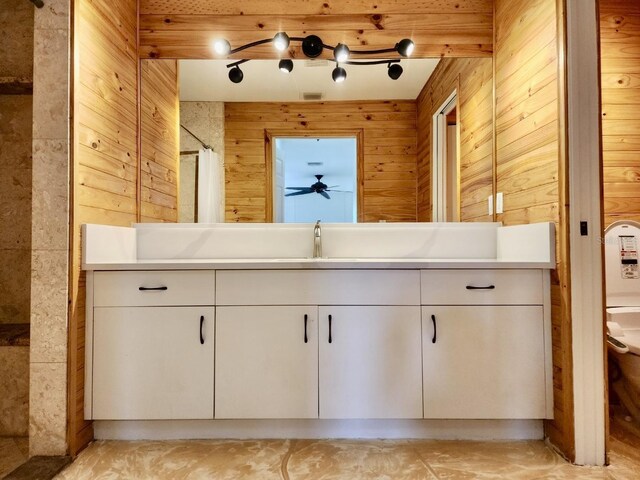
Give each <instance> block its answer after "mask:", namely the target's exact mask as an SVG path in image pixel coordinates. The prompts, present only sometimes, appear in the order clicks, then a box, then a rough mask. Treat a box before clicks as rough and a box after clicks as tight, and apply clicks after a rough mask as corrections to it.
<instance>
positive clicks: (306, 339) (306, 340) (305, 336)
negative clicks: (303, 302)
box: [304, 313, 309, 343]
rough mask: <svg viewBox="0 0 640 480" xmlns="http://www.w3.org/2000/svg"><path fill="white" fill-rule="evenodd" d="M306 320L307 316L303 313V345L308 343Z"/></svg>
mask: <svg viewBox="0 0 640 480" xmlns="http://www.w3.org/2000/svg"><path fill="white" fill-rule="evenodd" d="M308 318H309V316H308V315H307V314H306V313H305V314H304V343H308V342H309V338H308V337H307V319H308Z"/></svg>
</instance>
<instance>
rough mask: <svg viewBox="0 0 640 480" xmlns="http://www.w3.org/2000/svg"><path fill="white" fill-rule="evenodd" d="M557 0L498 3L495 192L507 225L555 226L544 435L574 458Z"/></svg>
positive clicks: (561, 33)
mask: <svg viewBox="0 0 640 480" xmlns="http://www.w3.org/2000/svg"><path fill="white" fill-rule="evenodd" d="M556 1H557V0H497V1H496V6H495V8H496V18H495V27H496V33H495V34H496V49H495V54H494V59H495V88H496V127H495V128H496V191H497V192H503V193H504V214H502V215H498V216H497V220H499V221H502V222H503V223H504V224H505V225H517V224H523V223H534V222H543V221H552V222H555V224H556V238H557V248H556V258H557V262H558V266H557V269H556V270H554V271H552V275H551V278H552V279H551V282H552V286H551V301H552V309H551V310H552V311H551V316H552V326H553V334H552V336H553V345H552V349H553V371H554V375H553V385H554V417H555V420H554V421H551V422H547V424H546V433H547V435H548V436H549V437H550V439H551V441H552V442H553V443H554V444H555V445H557V446H558V447H559V448H560V449H561V450H562V451H563V453H565V454H566V455H567V456H568V457H570V458H571V457H573V448H574V437H573V435H574V432H573V379H572V369H573V365H572V353H571V314H570V298H569V293H570V280H569V267H568V265H567V261H568V236H567V231H566V229H567V227H568V226H567V218H568V217H567V213H568V211H567V208H568V207H567V206H566V205H567V195H566V179H565V161H566V156H565V152H564V148H565V147H564V145H565V131H564V127H565V121H564V118H565V111H564V105H563V95H564V90H563V80H562V79H563V78H564V77H563V76H564V65H562V64H561V63H560V61H559V59H560V58H562V57H561V56H560V53H561V49H562V48H563V41H562V40H561V38H562V37H561V35H563V34H564V33H563V31H562V25H563V22H562V15H563V12H561V11H558V9H557V5H561V4H562V2H558V3H557V4H556Z"/></svg>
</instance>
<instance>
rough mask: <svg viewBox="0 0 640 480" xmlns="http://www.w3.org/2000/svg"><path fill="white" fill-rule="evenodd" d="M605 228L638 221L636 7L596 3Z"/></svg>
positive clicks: (624, 2)
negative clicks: (597, 8) (599, 58)
mask: <svg viewBox="0 0 640 480" xmlns="http://www.w3.org/2000/svg"><path fill="white" fill-rule="evenodd" d="M600 32H601V33H600V35H601V37H600V48H601V62H602V65H601V67H602V134H603V161H604V214H605V225H609V224H610V223H611V222H614V221H616V220H621V219H631V220H636V221H640V3H638V1H637V0H600Z"/></svg>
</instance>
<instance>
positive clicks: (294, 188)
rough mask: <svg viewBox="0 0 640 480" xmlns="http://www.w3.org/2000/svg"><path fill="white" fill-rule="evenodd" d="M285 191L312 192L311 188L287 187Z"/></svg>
mask: <svg viewBox="0 0 640 480" xmlns="http://www.w3.org/2000/svg"><path fill="white" fill-rule="evenodd" d="M285 190H312V188H311V187H286V188H285Z"/></svg>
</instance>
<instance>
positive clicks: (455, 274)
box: [421, 270, 544, 305]
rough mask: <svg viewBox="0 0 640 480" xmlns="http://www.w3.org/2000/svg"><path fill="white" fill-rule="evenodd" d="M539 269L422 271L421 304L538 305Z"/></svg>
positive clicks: (540, 285) (541, 286) (540, 274)
mask: <svg viewBox="0 0 640 480" xmlns="http://www.w3.org/2000/svg"><path fill="white" fill-rule="evenodd" d="M542 289H543V284H542V271H541V270H422V279H421V290H422V292H421V293H422V304H423V305H541V304H542V303H543V300H544V295H543V291H542Z"/></svg>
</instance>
